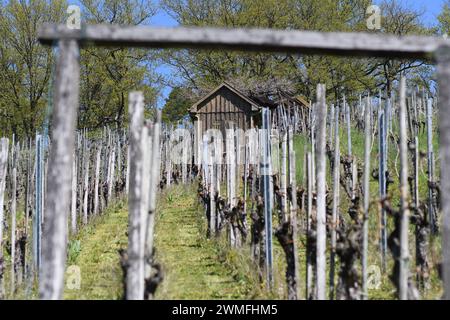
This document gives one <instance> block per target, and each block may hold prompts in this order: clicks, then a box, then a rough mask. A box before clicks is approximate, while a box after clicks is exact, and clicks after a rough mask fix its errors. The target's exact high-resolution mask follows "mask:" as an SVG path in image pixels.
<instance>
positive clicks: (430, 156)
mask: <svg viewBox="0 0 450 320" xmlns="http://www.w3.org/2000/svg"><path fill="white" fill-rule="evenodd" d="M426 117H427V168H428V221H429V222H430V229H431V232H432V233H434V232H435V231H436V230H437V228H436V222H435V212H434V199H433V198H434V197H433V190H432V188H431V187H430V184H431V183H433V182H434V150H433V100H432V99H428V101H427V110H426Z"/></svg>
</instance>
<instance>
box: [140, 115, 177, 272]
mask: <svg viewBox="0 0 450 320" xmlns="http://www.w3.org/2000/svg"><path fill="white" fill-rule="evenodd" d="M185 138H186V137H185ZM160 140H161V111H160V110H158V111H157V114H156V122H155V124H154V125H153V140H152V154H151V159H150V163H151V169H150V177H149V178H150V188H149V195H148V196H149V205H148V212H147V226H146V243H145V273H144V277H145V279H148V278H149V277H150V275H151V263H152V262H153V239H154V228H155V215H156V196H157V190H158V185H159V172H160V163H161V155H160V150H161V149H160Z"/></svg>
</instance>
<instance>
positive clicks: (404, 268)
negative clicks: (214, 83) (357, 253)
mask: <svg viewBox="0 0 450 320" xmlns="http://www.w3.org/2000/svg"><path fill="white" fill-rule="evenodd" d="M406 130H407V127H406V83H405V78H404V77H402V78H401V80H400V205H401V208H400V219H401V220H400V275H399V277H400V279H399V298H400V299H401V300H407V299H408V278H409V245H408V244H409V241H408V230H409V200H410V199H409V197H410V195H409V186H408V137H407V132H406Z"/></svg>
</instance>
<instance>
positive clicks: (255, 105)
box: [189, 82, 261, 114]
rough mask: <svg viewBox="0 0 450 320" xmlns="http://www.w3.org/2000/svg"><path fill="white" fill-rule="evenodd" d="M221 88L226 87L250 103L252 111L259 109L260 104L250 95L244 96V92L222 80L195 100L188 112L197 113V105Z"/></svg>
mask: <svg viewBox="0 0 450 320" xmlns="http://www.w3.org/2000/svg"><path fill="white" fill-rule="evenodd" d="M222 88H227V89H228V90H230V91H231V92H233V93H234V94H236V95H237V96H239V97H240V98H242V99H243V100H245V101H247V102H248V103H249V104H250V106H251V109H252V111H259V110H260V109H261V105H260V104H258V103H257V102H256V101H254V100H253V99H251V98H250V97H248V96H246V95H245V94H243V93H242V92H240V91H239V90H237V89H236V88H234V87H233V86H232V85H230V84H229V83H227V82H223V83H221V84H220V85H219V86H217V87H216V88H214V89H213V90H212V91H211V92H209V93H208V94H207V95H205V96H204V97H203V98H201V99H200V100H199V101H197V102H196V103H195V104H193V105H192V107H191V108H190V109H189V112H190V113H191V114H195V113H197V111H198V107H199V105H200V104H202V103H203V102H204V101H206V100H207V99H208V98H209V97H211V96H213V95H214V94H215V93H216V92H218V91H219V90H220V89H222Z"/></svg>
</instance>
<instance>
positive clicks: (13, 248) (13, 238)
mask: <svg viewBox="0 0 450 320" xmlns="http://www.w3.org/2000/svg"><path fill="white" fill-rule="evenodd" d="M13 150H14V149H13ZM11 158H14V159H13V161H14V162H13V169H12V177H11V178H12V189H11V196H12V197H11V202H12V203H11V275H10V277H11V294H14V292H15V291H16V270H15V269H16V211H17V210H16V209H17V196H16V194H17V168H16V159H17V157H16V154H15V153H13V154H12V157H11Z"/></svg>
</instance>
